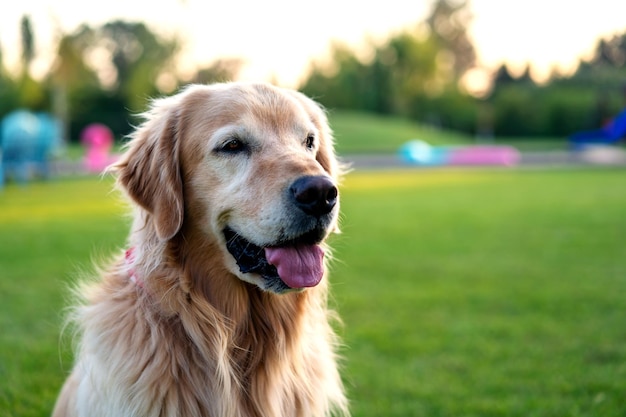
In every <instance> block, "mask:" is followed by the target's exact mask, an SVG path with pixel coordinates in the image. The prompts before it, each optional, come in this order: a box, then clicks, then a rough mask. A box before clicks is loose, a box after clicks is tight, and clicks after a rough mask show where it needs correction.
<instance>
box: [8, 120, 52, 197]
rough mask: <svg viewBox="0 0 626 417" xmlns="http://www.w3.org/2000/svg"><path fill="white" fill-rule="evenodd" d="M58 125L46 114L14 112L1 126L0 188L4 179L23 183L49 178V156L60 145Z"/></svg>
mask: <svg viewBox="0 0 626 417" xmlns="http://www.w3.org/2000/svg"><path fill="white" fill-rule="evenodd" d="M60 139H61V124H60V123H59V121H58V120H56V119H55V118H53V117H52V116H50V115H48V114H46V113H32V112H30V111H27V110H15V111H13V112H11V113H9V114H8V115H6V116H5V117H4V119H3V120H2V123H1V125H0V155H1V156H2V158H1V159H0V187H2V185H3V184H4V181H5V179H6V178H13V179H15V180H16V181H18V182H21V183H25V182H26V181H28V180H29V179H30V177H31V176H32V175H36V176H39V177H42V178H47V177H48V176H49V175H50V163H49V161H50V154H51V153H52V151H53V150H54V149H55V148H56V147H58V146H59V145H60Z"/></svg>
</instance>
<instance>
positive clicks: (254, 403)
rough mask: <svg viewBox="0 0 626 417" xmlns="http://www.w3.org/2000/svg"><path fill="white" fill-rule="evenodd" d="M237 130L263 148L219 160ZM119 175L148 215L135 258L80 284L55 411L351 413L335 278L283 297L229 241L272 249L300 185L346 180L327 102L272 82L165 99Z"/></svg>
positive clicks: (222, 416) (188, 415) (135, 229)
mask: <svg viewBox="0 0 626 417" xmlns="http://www.w3.org/2000/svg"><path fill="white" fill-rule="evenodd" d="M233 132H235V133H233ZM311 132H313V133H311ZM233 134H237V135H242V136H244V138H245V140H246V141H248V143H247V146H249V147H250V149H251V151H250V152H249V154H247V155H243V156H241V155H235V156H228V155H226V156H225V155H223V154H220V153H219V152H218V151H216V149H219V147H220V146H222V143H223V142H224V141H227V140H228V138H229V137H230V136H229V135H233ZM307 135H314V137H315V143H314V145H313V146H308V145H307V146H305V145H303V143H304V141H305V139H306V138H307ZM113 170H114V171H115V172H116V173H117V175H118V183H119V185H120V186H121V188H122V189H124V190H125V192H126V193H127V194H128V196H129V197H130V200H131V202H132V203H133V205H134V207H135V210H134V214H133V216H134V221H133V226H132V229H131V232H130V235H129V242H128V245H129V247H132V248H134V249H133V250H134V254H133V258H134V261H133V262H132V265H129V264H128V263H127V262H125V261H124V256H123V254H122V253H120V256H119V257H117V258H116V259H115V261H114V262H112V264H111V265H110V266H109V267H108V268H107V269H106V270H105V271H104V272H102V273H101V280H100V281H99V282H97V283H96V284H93V285H91V286H86V287H85V288H84V289H82V290H81V297H82V298H83V301H82V302H81V303H80V306H79V307H77V308H76V310H75V314H74V316H75V317H73V319H74V320H75V322H76V323H77V327H78V331H79V335H80V345H79V348H78V351H77V355H76V364H75V366H74V369H73V371H72V373H71V375H70V376H69V378H68V380H67V381H66V383H65V385H64V387H63V389H62V392H61V394H60V396H59V398H58V400H57V404H56V407H55V411H54V414H53V415H54V416H55V417H63V416H67V417H70V416H81V417H87V416H88V417H97V416H116V417H122V416H141V417H148V416H184V417H192V416H211V417H248V416H250V417H252V416H255V417H257V416H258V417H261V416H263V417H278V416H284V417H298V416H302V417H304V416H328V415H331V414H333V413H336V414H341V415H347V405H346V399H345V397H344V394H343V387H342V383H341V379H340V377H339V373H338V371H337V365H336V354H335V349H336V347H337V343H338V341H337V338H336V335H335V334H334V332H333V330H332V328H331V326H330V324H329V320H330V319H332V317H333V313H332V312H331V311H329V310H328V308H327V280H326V278H324V279H322V281H321V283H320V284H319V285H317V286H315V287H311V288H307V289H304V290H300V291H287V292H285V293H281V294H277V293H274V292H271V291H269V290H267V288H264V285H265V283H264V282H263V279H262V278H261V277H259V276H258V275H256V274H251V273H242V272H241V271H240V270H239V268H238V267H237V264H236V262H235V260H234V258H233V257H232V256H231V255H230V254H229V253H228V251H227V250H226V248H225V244H224V237H223V236H222V234H221V231H222V228H223V227H224V226H225V224H229V225H232V226H234V227H236V228H237V229H238V230H243V231H244V232H245V233H246V237H247V238H248V239H250V240H253V241H255V242H259V243H257V244H260V243H262V242H270V241H271V239H273V238H274V237H273V236H274V235H276V233H277V230H278V228H282V227H283V225H281V223H284V221H285V219H288V218H289V216H290V214H289V207H288V206H287V205H286V204H284V201H283V200H284V199H283V198H282V197H281V196H282V195H283V194H284V190H285V188H286V187H288V186H289V184H290V183H291V182H292V181H293V180H294V179H296V178H298V177H301V176H305V175H324V176H327V177H329V178H332V179H333V180H334V181H337V177H338V175H339V167H338V164H337V161H336V159H335V156H334V153H333V145H332V137H331V132H330V129H329V127H328V125H327V121H326V117H325V115H324V113H323V112H322V111H321V110H320V108H319V107H318V106H317V105H316V104H315V103H314V102H313V101H311V100H310V99H308V98H306V97H305V96H303V95H301V94H300V93H297V92H294V91H291V90H283V89H279V88H276V87H272V86H268V85H263V84H240V83H231V84H218V85H213V86H191V87H188V88H187V89H185V90H184V91H183V92H181V93H179V94H177V95H175V96H173V97H169V98H165V99H160V100H157V101H155V102H154V103H153V106H152V108H151V110H150V111H149V112H147V114H146V121H145V122H144V123H143V124H142V125H141V126H140V127H139V128H138V129H137V130H136V132H135V133H134V134H133V137H132V141H131V143H130V144H129V147H128V150H127V152H126V153H125V154H124V156H123V157H122V159H121V160H120V161H119V162H118V163H117V164H116V165H115V166H114V167H113ZM337 210H338V209H337V208H335V209H334V211H333V212H332V213H331V215H332V221H331V222H330V223H329V225H328V227H327V228H326V230H325V232H324V233H325V235H324V236H323V238H325V237H326V236H327V235H328V233H330V232H332V231H333V230H336V227H337V225H336V221H337ZM321 244H322V245H324V244H323V242H322V243H321ZM133 274H134V275H136V276H137V277H138V279H139V280H140V282H139V283H135V282H133V280H132V279H131V275H133Z"/></svg>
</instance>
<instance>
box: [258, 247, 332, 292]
mask: <svg viewBox="0 0 626 417" xmlns="http://www.w3.org/2000/svg"><path fill="white" fill-rule="evenodd" d="M265 257H266V258H267V261H268V262H269V263H270V264H272V265H274V266H275V267H276V269H277V270H278V276H280V279H282V280H283V281H284V282H285V284H287V285H289V286H290V287H291V288H304V287H314V286H316V285H317V284H319V282H320V281H321V280H322V275H324V251H323V250H322V248H320V247H319V246H318V245H306V246H304V245H303V246H297V247H293V248H265Z"/></svg>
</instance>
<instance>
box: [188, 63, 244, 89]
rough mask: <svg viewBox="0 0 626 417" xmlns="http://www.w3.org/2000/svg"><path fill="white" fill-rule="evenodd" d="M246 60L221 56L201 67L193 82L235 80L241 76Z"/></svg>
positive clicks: (204, 82)
mask: <svg viewBox="0 0 626 417" xmlns="http://www.w3.org/2000/svg"><path fill="white" fill-rule="evenodd" d="M243 64H244V61H243V60H242V59H239V58H221V59H218V60H216V61H214V62H213V63H211V64H210V65H209V66H207V67H204V68H200V69H199V70H198V71H197V72H196V75H195V76H194V78H193V79H192V82H194V83H199V84H210V83H215V82H226V81H233V80H235V79H237V77H238V76H239V72H240V71H241V68H242V67H243Z"/></svg>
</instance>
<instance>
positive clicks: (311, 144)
mask: <svg viewBox="0 0 626 417" xmlns="http://www.w3.org/2000/svg"><path fill="white" fill-rule="evenodd" d="M304 144H305V146H306V147H307V149H313V148H315V136H314V135H313V134H310V135H308V136H307V137H306V141H305V142H304Z"/></svg>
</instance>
